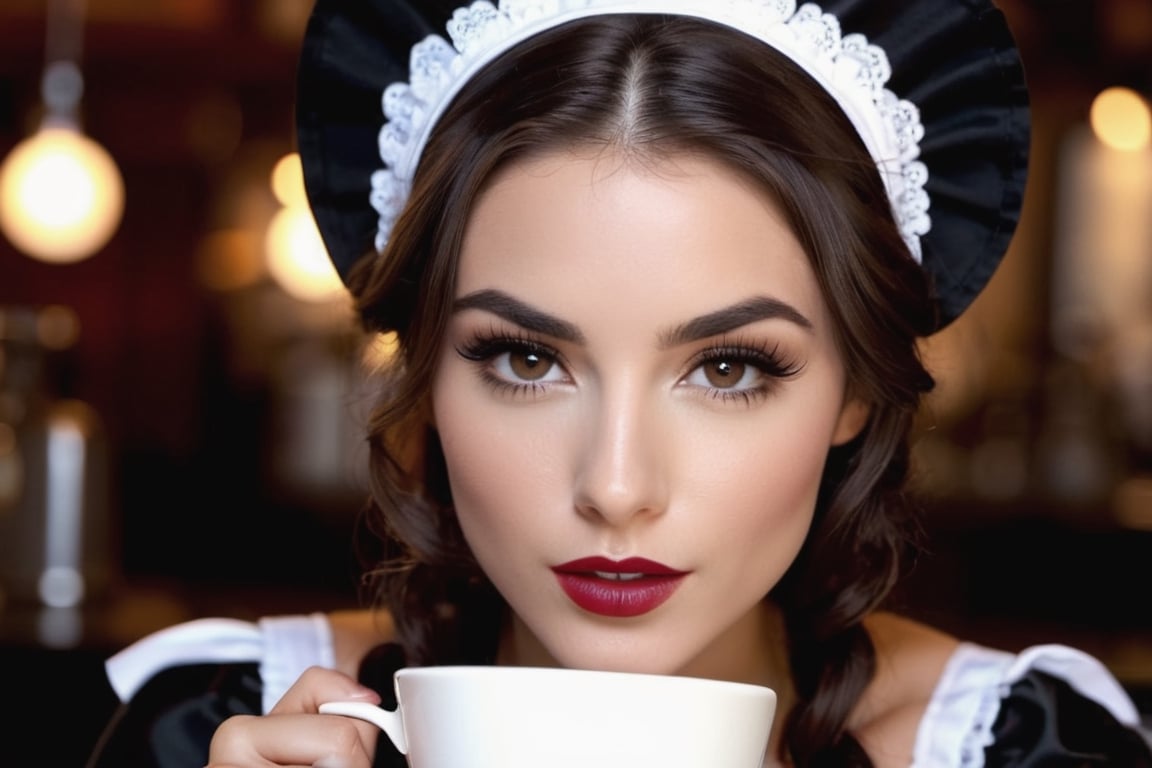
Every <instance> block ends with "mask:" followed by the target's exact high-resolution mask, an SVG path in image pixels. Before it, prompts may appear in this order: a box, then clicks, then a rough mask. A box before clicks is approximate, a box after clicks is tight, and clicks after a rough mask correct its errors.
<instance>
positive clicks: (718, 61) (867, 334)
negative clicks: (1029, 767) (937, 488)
mask: <svg viewBox="0 0 1152 768" xmlns="http://www.w3.org/2000/svg"><path fill="white" fill-rule="evenodd" d="M578 146H585V147H586V146H593V147H596V146H602V147H611V148H613V149H617V150H621V151H624V152H626V153H628V155H629V156H630V157H633V158H636V159H638V160H640V161H645V160H648V159H658V158H660V157H664V156H667V155H669V154H673V153H677V152H693V153H703V154H705V155H707V156H709V157H712V158H715V159H717V160H719V161H720V162H723V163H725V164H727V165H728V166H729V167H731V168H732V169H734V170H735V171H737V172H738V173H740V174H742V175H743V176H744V177H745V178H748V179H750V180H751V181H752V182H754V183H755V184H757V185H758V186H759V187H760V188H762V189H764V190H765V191H767V192H768V193H769V194H770V195H771V196H772V197H773V199H775V200H776V201H777V203H778V205H779V207H780V209H781V210H782V212H783V214H784V215H785V216H786V217H787V220H788V222H789V224H790V225H791V227H792V229H793V231H794V232H795V234H796V236H797V238H798V239H799V241H800V242H801V244H802V245H803V246H804V248H805V250H806V251H807V253H808V255H809V257H810V259H811V263H812V267H813V269H814V271H815V274H816V276H817V279H818V281H819V283H820V286H821V288H822V291H823V295H824V298H825V301H826V303H827V305H828V308H829V310H830V312H831V315H832V317H833V319H834V325H835V329H836V337H837V338H836V340H837V344H838V346H839V349H840V352H841V354H842V356H843V358H844V361H845V365H846V369H847V372H848V381H849V386H850V387H851V389H852V394H853V395H854V396H856V397H859V398H861V399H862V400H864V401H865V402H867V403H868V404H869V406H870V408H871V411H870V417H869V422H868V425H867V426H866V428H865V429H864V431H863V432H862V433H861V434H860V435H859V436H858V437H857V438H856V439H855V440H853V441H852V442H851V443H849V444H847V445H845V446H843V447H840V448H836V449H833V450H832V452H831V454H830V456H829V458H828V463H827V467H826V470H825V473H824V478H823V484H822V488H821V493H820V496H819V499H818V504H817V510H816V517H815V520H814V524H813V527H812V530H811V532H810V534H809V536H808V538H807V541H806V543H805V545H804V547H803V548H802V550H801V552H800V555H799V557H798V558H797V560H796V561H795V563H793V564H792V566H791V568H790V569H789V570H788V572H787V573H786V574H785V576H784V578H783V579H782V581H781V582H780V584H779V585H778V586H777V587H776V588H775V589H774V590H773V593H772V599H774V600H776V601H777V603H778V604H779V605H780V606H781V609H782V611H783V613H784V616H785V622H786V627H787V631H788V643H789V660H790V664H791V669H792V674H793V683H794V686H795V689H796V692H797V697H798V701H797V705H796V707H795V708H794V709H793V711H792V712H791V713H790V715H789V717H788V720H787V722H786V724H785V741H784V748H785V749H787V750H788V752H789V755H790V758H791V760H792V761H793V762H794V763H795V764H798V765H805V766H813V765H832V764H834V765H854V764H862V765H867V764H869V763H868V760H867V757H866V756H865V755H864V754H863V751H862V750H861V749H860V747H859V745H858V744H857V742H856V741H855V739H854V738H853V737H852V735H851V734H850V733H848V732H847V730H846V727H845V724H846V722H847V719H848V717H849V714H850V712H851V710H852V707H853V706H854V705H855V704H856V702H857V701H858V699H859V697H860V695H861V693H862V692H863V690H864V688H865V686H866V685H867V684H868V682H869V680H870V679H871V677H872V675H873V673H874V669H875V655H874V650H873V648H872V644H871V642H870V640H869V638H868V635H867V632H866V631H865V630H864V628H863V626H862V624H861V621H862V619H863V617H864V616H865V615H866V614H868V613H869V612H870V611H872V610H874V609H875V608H876V607H877V606H879V605H880V604H881V603H882V602H883V601H884V599H885V598H886V597H887V596H888V594H889V592H890V590H891V589H892V587H893V585H894V584H895V583H896V581H897V579H898V577H899V576H900V574H901V572H902V570H903V569H904V568H905V567H906V565H907V563H908V559H909V555H910V554H912V553H913V552H914V551H915V545H916V543H917V537H918V528H917V524H916V520H915V516H914V515H913V514H912V509H911V505H910V504H909V502H908V501H907V499H905V498H904V496H903V493H902V488H903V485H904V480H905V477H906V475H907V472H908V435H909V430H910V426H911V423H912V418H913V415H914V413H915V411H916V409H917V407H918V404H919V400H920V397H921V396H922V394H923V393H924V392H926V391H928V390H929V389H930V388H931V386H932V379H931V378H930V376H929V375H928V374H927V372H926V371H925V370H924V368H923V366H922V365H921V362H920V359H919V356H918V353H917V347H916V342H917V339H918V337H920V336H923V335H927V334H928V333H930V332H931V330H932V328H933V327H934V318H933V315H932V303H931V299H930V295H929V287H928V284H927V279H926V277H925V276H924V273H923V272H922V270H921V269H920V268H919V266H918V265H917V264H916V263H915V262H914V261H913V259H912V258H911V256H910V255H909V253H908V250H907V248H906V246H905V245H904V243H903V241H902V240H901V238H900V236H899V233H898V231H897V230H896V227H895V225H894V223H893V220H892V216H891V212H890V209H889V204H888V198H887V196H886V194H885V190H884V187H883V184H882V182H881V180H880V176H879V174H878V173H877V171H876V167H875V164H874V162H873V160H872V158H871V157H870V156H869V155H868V152H867V150H866V149H865V148H864V146H863V144H862V143H861V141H860V140H859V138H858V137H857V135H856V134H855V132H854V129H853V127H852V125H851V123H850V122H849V121H848V120H847V118H846V117H845V115H844V114H843V112H842V111H841V110H840V109H839V107H838V106H837V105H836V104H835V102H834V101H833V100H832V99H831V98H830V97H829V96H828V94H827V93H825V92H824V91H823V90H822V89H821V88H820V87H819V86H818V85H817V84H816V83H815V82H814V81H812V80H811V79H810V78H809V77H808V76H807V75H805V74H803V73H802V72H801V70H799V69H798V68H797V67H796V66H795V65H794V64H793V63H792V62H790V61H789V60H787V59H786V58H785V57H783V56H782V55H780V54H778V53H776V52H775V51H773V50H772V49H771V48H769V47H768V46H766V45H764V44H762V43H760V42H758V41H756V40H753V39H752V38H749V37H747V36H745V35H743V34H741V33H738V32H734V31H732V30H729V29H725V28H722V27H718V26H716V25H712V24H709V23H705V22H700V21H695V20H690V19H684V18H679V17H663V16H604V17H599V18H594V19H587V20H582V21H579V22H573V23H571V24H568V25H565V26H563V27H559V28H556V29H553V30H551V31H549V32H547V33H544V34H541V35H539V36H537V37H535V38H532V39H530V40H529V41H527V42H525V43H522V44H521V45H519V46H518V47H516V48H515V49H513V50H512V51H510V52H508V53H506V54H505V55H503V56H502V57H501V58H500V59H498V60H497V61H496V62H494V63H492V64H491V65H489V66H488V67H486V68H485V69H484V70H482V71H481V72H480V73H479V74H478V75H477V76H476V77H475V78H474V79H473V80H472V81H471V82H469V83H468V85H467V86H466V87H465V88H464V90H463V91H462V92H461V93H460V94H459V96H458V97H457V98H456V99H455V101H454V103H453V104H452V106H451V107H450V108H449V110H448V112H447V113H446V114H445V115H444V117H443V118H442V119H441V121H440V123H439V125H438V127H437V128H436V130H435V131H434V133H433V135H432V137H431V139H430V140H429V142H428V146H427V147H426V149H425V152H424V155H423V159H422V161H421V165H420V168H419V171H418V173H417V176H416V179H415V182H414V188H413V191H412V195H411V199H410V202H409V204H408V207H407V208H406V210H405V212H404V214H403V215H402V216H401V217H400V218H399V220H398V221H397V223H396V226H395V228H394V230H393V232H392V236H391V240H390V242H389V245H388V247H387V249H386V252H385V253H384V254H383V256H382V257H375V258H367V259H364V260H362V262H361V263H360V264H359V265H358V266H357V268H356V269H355V270H354V272H353V274H352V275H351V277H350V286H351V287H352V289H353V293H354V295H355V297H356V301H357V307H358V310H359V312H360V315H361V318H362V321H363V323H364V325H365V327H366V328H367V329H369V330H371V331H384V330H394V331H396V332H397V333H398V335H399V338H400V341H401V351H400V356H399V360H398V362H397V364H396V365H395V366H393V367H392V368H391V369H390V375H389V377H388V379H387V380H386V381H385V382H384V385H383V392H384V396H383V398H382V400H381V402H380V403H379V405H378V407H377V408H376V410H375V411H374V413H373V417H372V420H371V424H370V426H369V443H370V448H371V461H372V465H373V472H372V498H373V503H372V505H371V508H370V509H369V510H368V511H367V514H366V516H365V518H364V522H365V523H366V524H367V526H368V528H369V530H370V532H371V533H372V534H373V535H374V536H375V537H376V541H377V542H378V543H379V547H378V548H377V550H376V551H375V552H373V553H372V557H373V561H374V562H373V566H372V570H371V572H370V576H371V577H373V578H372V580H371V581H370V582H369V583H370V585H371V586H372V587H373V588H374V589H375V590H376V595H377V597H378V598H379V600H380V601H381V602H382V603H383V604H384V605H385V606H386V607H387V608H388V609H389V610H390V611H391V612H392V614H393V618H394V620H395V622H396V627H397V633H398V639H399V642H400V643H401V644H402V645H403V647H404V649H405V652H406V653H407V657H408V662H409V663H412V664H446V663H490V662H491V661H492V660H493V658H494V654H495V648H496V642H497V636H498V631H499V627H500V625H501V622H502V621H503V619H504V614H505V612H506V607H505V605H504V603H503V601H502V600H501V599H500V597H499V596H498V595H497V594H496V593H495V590H494V589H493V588H492V587H491V585H490V584H489V583H488V581H487V579H486V578H485V577H484V575H483V574H482V573H481V572H480V570H479V567H478V566H477V565H476V563H475V560H474V559H473V558H472V556H471V553H470V552H469V550H468V547H467V545H466V543H465V542H464V539H463V536H462V534H461V532H460V528H459V525H458V523H457V521H456V519H455V515H454V512H453V509H452V503H451V498H450V494H449V491H448V484H447V481H446V469H445V467H444V466H443V455H442V453H441V451H440V449H439V446H438V443H437V441H436V436H435V433H434V432H433V431H432V430H430V428H429V427H428V426H427V424H428V422H427V413H428V412H429V403H428V392H429V391H430V383H431V380H432V377H433V374H434V365H435V360H436V355H437V351H438V349H439V344H440V339H441V336H442V333H443V330H444V327H445V323H446V319H447V316H448V313H449V309H450V306H451V301H452V298H453V290H454V282H455V270H456V262H457V258H458V254H459V251H460V244H461V240H462V237H463V232H464V227H465V224H466V221H467V217H468V213H469V211H470V210H471V208H472V206H473V205H474V203H475V201H476V199H477V197H478V195H479V194H480V193H481V192H482V191H483V189H484V187H485V183H486V181H487V180H488V179H490V178H491V176H492V174H493V173H494V172H495V171H497V170H498V169H500V168H501V167H504V166H506V165H507V164H509V163H512V162H515V161H517V160H520V159H524V158H526V157H530V156H533V155H536V154H540V153H543V152H546V151H554V150H557V149H564V148H572V147H578Z"/></svg>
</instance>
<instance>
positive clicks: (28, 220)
mask: <svg viewBox="0 0 1152 768" xmlns="http://www.w3.org/2000/svg"><path fill="white" fill-rule="evenodd" d="M123 212H124V180H123V178H122V177H121V175H120V170H119V169H118V168H117V167H116V163H115V162H114V161H113V160H112V157H111V156H110V155H109V154H108V152H107V151H106V150H105V149H104V148H103V147H101V146H100V145H99V144H97V143H96V142H95V141H93V140H91V139H89V138H88V137H86V136H84V135H83V134H82V133H81V132H80V131H78V130H76V129H75V128H72V127H69V126H64V125H60V126H46V127H44V128H42V129H41V130H40V131H39V132H37V133H36V134H35V135H33V136H32V137H30V138H28V139H26V140H25V141H23V142H21V143H20V144H18V145H16V148H15V149H13V150H12V152H11V153H10V154H9V155H8V157H7V158H5V160H4V163H3V164H2V165H0V229H2V230H3V231H4V234H5V235H6V236H7V237H8V239H9V240H11V241H12V244H13V245H15V246H16V247H17V248H18V249H20V250H21V251H23V252H25V253H27V254H28V255H29V256H32V257H33V258H37V259H40V260H42V261H47V262H53V263H70V262H75V261H80V260H82V259H85V258H87V257H89V256H91V255H92V254H94V253H95V252H96V251H98V250H100V248H102V247H103V246H104V245H105V244H106V243H107V242H108V240H109V239H110V238H111V237H112V235H113V234H114V233H115V232H116V228H117V227H118V226H119V225H120V218H121V216H122V214H123Z"/></svg>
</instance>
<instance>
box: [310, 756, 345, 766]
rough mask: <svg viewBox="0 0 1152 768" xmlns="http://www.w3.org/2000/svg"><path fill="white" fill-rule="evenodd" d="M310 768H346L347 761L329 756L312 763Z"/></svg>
mask: <svg viewBox="0 0 1152 768" xmlns="http://www.w3.org/2000/svg"><path fill="white" fill-rule="evenodd" d="M312 768H348V761H347V760H345V759H344V758H343V757H340V756H339V755H329V756H328V757H322V758H320V759H319V760H317V761H316V762H314V763H312Z"/></svg>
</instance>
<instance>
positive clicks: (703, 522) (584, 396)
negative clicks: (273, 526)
mask: <svg viewBox="0 0 1152 768" xmlns="http://www.w3.org/2000/svg"><path fill="white" fill-rule="evenodd" d="M455 296H456V301H457V304H456V310H455V311H454V312H453V314H452V316H451V317H450V319H449V324H448V328H447V332H446V338H445V339H444V343H443V345H442V348H441V354H440V359H439V364H438V369H437V374H436V377H435V381H434V386H433V391H432V393H431V404H432V408H431V418H432V419H433V421H434V424H435V427H436V429H437V430H438V432H439V434H440V438H441V443H442V445H443V447H444V452H445V457H446V459H447V462H448V466H449V475H450V479H451V486H452V492H453V499H454V502H455V506H456V511H457V515H458V517H459V519H460V523H461V527H462V528H463V530H464V533H465V536H466V537H467V539H468V542H469V545H470V546H471V548H472V550H473V552H474V553H475V555H476V557H477V560H478V562H479V563H480V565H481V567H482V568H483V569H484V570H485V572H486V573H487V574H488V576H489V578H490V579H491V580H492V582H493V583H494V584H495V586H496V587H497V588H498V589H499V590H500V592H501V594H503V596H504V597H505V599H506V600H507V601H508V603H509V606H510V607H511V609H512V615H513V619H512V622H511V624H510V626H509V627H508V630H507V632H506V633H505V634H504V636H503V637H502V639H501V643H500V648H499V655H498V660H499V663H501V664H509V665H536V666H539V665H553V666H555V665H559V666H570V667H587V668H598V669H620V670H634V671H645V672H656V673H663V674H683V675H693V676H700V677H710V678H717V679H731V680H740V681H744V682H752V683H759V684H762V685H767V686H769V687H772V688H773V689H775V690H776V691H777V693H778V695H779V696H780V708H779V710H778V715H777V718H776V720H775V725H774V728H773V733H772V737H771V743H770V745H769V750H768V754H769V756H770V759H771V756H773V755H775V754H776V752H777V746H778V743H779V739H780V726H781V725H782V724H783V722H784V720H785V716H786V712H787V709H788V707H789V706H790V704H791V698H792V696H791V685H790V682H789V679H788V675H787V669H786V662H785V656H784V652H783V648H782V645H781V638H782V632H781V625H780V619H779V616H778V613H777V611H776V610H775V609H774V607H773V606H772V604H771V603H770V602H768V601H765V600H764V599H763V597H764V595H765V594H767V593H768V592H769V591H770V590H771V588H772V587H773V586H774V585H775V584H776V582H777V581H778V580H779V578H780V577H781V575H782V574H783V573H784V572H785V570H786V569H787V567H788V565H789V564H790V563H791V562H792V560H793V558H794V557H795V556H796V553H797V552H798V551H799V548H800V547H801V545H802V544H803V541H804V538H805V536H806V535H807V532H808V527H809V524H810V522H811V519H812V514H813V509H814V506H815V501H816V494H817V490H818V486H819V480H820V475H821V472H822V469H823V461H824V457H825V456H826V455H827V452H828V450H829V448H830V447H832V446H834V445H837V444H840V443H843V442H845V441H847V440H849V439H851V438H852V437H854V436H855V435H856V434H857V433H858V432H859V430H860V429H861V428H862V427H863V425H864V424H865V422H866V419H867V415H868V410H867V407H866V406H865V405H864V404H863V403H861V402H859V401H857V400H854V399H853V398H852V397H851V395H850V392H849V387H848V383H847V381H846V374H845V372H844V370H843V366H842V363H841V358H840V354H839V352H838V350H837V348H836V345H835V342H834V338H833V333H832V327H831V319H830V318H829V315H828V312H827V308H826V305H825V303H824V299H823V296H822V294H821V292H820V290H819V287H818V285H817V283H816V279H815V275H814V273H813V272H812V269H811V267H810V265H809V263H808V261H807V257H806V255H805V254H804V252H803V250H802V248H801V247H800V245H799V243H798V242H797V241H796V239H795V238H794V236H793V235H792V233H791V231H790V230H789V228H788V227H787V226H786V224H785V223H784V221H783V219H782V218H781V216H780V215H779V214H778V212H777V210H776V208H775V206H774V203H773V202H772V200H771V199H769V198H768V197H767V196H766V195H764V194H763V193H762V192H760V191H759V190H758V189H756V188H755V187H753V186H752V185H750V184H749V183H747V182H746V181H745V180H744V179H742V178H741V177H740V176H738V175H736V174H735V173H733V172H731V171H729V170H728V169H727V168H725V167H724V166H721V165H720V164H718V163H716V162H714V161H712V160H710V159H707V158H705V157H701V156H690V155H677V156H674V157H671V158H665V159H663V160H661V161H659V162H657V163H651V162H644V163H640V162H637V161H636V160H635V158H629V157H627V156H625V155H622V154H618V153H615V152H613V151H611V150H606V151H599V152H593V151H587V150H584V151H575V152H563V153H555V154H550V155H545V156H543V157H537V158H533V159H530V160H527V161H521V162H520V163H519V164H517V165H514V166H512V167H510V168H508V169H505V171H504V172H502V173H501V174H500V175H499V176H498V177H497V178H495V179H493V180H492V181H491V183H490V184H489V186H488V188H487V190H486V192H485V193H484V194H483V195H482V197H481V198H480V200H479V202H478V204H477V206H476V208H475V209H474V210H473V212H472V215H471V216H470V219H469V225H468V229H467V232H466V236H465V240H464V245H463V249H462V252H461V254H460V270H459V275H458V281H457V285H456V294H455ZM478 425H482V428H481V427H480V426H478ZM509 467H517V468H520V469H519V470H517V471H514V472H509V471H508V469H507V468H509ZM587 556H602V557H606V558H610V559H615V560H619V559H623V558H626V557H643V558H647V559H650V560H655V561H659V562H661V563H664V564H667V565H669V566H671V567H674V568H676V569H678V570H680V571H684V572H686V573H687V576H686V577H685V578H684V580H683V582H682V584H681V586H680V587H679V588H678V589H677V590H676V591H675V593H674V594H673V595H672V597H671V598H669V599H668V600H667V601H666V602H665V603H663V604H661V605H660V606H659V607H657V608H656V609H654V610H651V611H649V612H647V613H645V614H643V615H641V616H635V617H628V618H617V617H605V616H603V615H598V614H595V613H592V612H589V611H587V610H584V609H583V608H581V607H580V606H578V605H576V604H575V603H574V602H573V601H572V600H571V599H569V597H568V596H566V594H565V593H564V591H563V590H562V589H561V588H560V587H559V585H558V584H557V580H556V578H555V576H554V574H553V572H552V570H551V569H552V567H553V566H555V565H557V564H558V563H562V562H566V561H568V560H572V559H576V558H580V557H587ZM333 626H334V636H335V639H336V643H337V646H336V652H337V669H336V670H320V669H313V670H310V671H309V672H308V673H306V674H305V675H304V676H303V677H302V678H301V680H300V681H299V682H298V683H297V684H296V685H295V686H294V687H293V688H292V689H291V690H290V691H289V692H288V693H287V694H286V695H285V696H284V698H283V699H282V700H281V701H280V702H279V704H278V705H277V706H276V708H275V709H274V710H273V712H272V715H273V716H270V717H263V718H233V719H232V720H229V721H227V722H226V723H225V724H224V725H223V726H222V727H221V728H220V730H219V731H218V732H217V735H216V737H215V738H214V740H213V744H212V760H211V764H212V765H213V766H226V765H227V766H231V765H236V766H240V765H247V766H253V765H259V766H267V765H278V766H279V765H313V764H319V765H331V766H347V767H348V768H361V767H362V766H363V767H365V768H366V767H367V766H369V765H370V762H371V757H370V756H371V754H372V751H373V749H374V744H375V739H376V738H377V734H376V733H375V730H374V728H373V727H372V726H370V725H367V724H365V723H362V722H359V721H354V720H351V719H349V718H342V717H337V716H320V715H316V714H314V713H315V712H316V710H317V706H318V705H319V703H321V702H322V701H327V700H349V699H350V700H357V699H359V700H368V701H378V698H377V696H376V694H375V693H373V692H371V691H368V690H367V689H364V688H362V687H360V686H358V685H357V684H356V683H355V682H354V679H353V675H354V674H355V671H356V667H357V665H358V663H359V660H360V659H361V658H362V657H363V656H364V654H365V653H366V652H367V651H368V650H370V649H371V648H372V647H373V646H374V645H376V644H377V643H380V642H382V641H384V640H386V639H388V635H389V631H390V630H389V626H390V625H389V624H388V622H387V621H386V620H385V621H377V620H373V619H372V618H371V617H369V616H367V615H356V614H341V615H336V616H334V617H333ZM866 626H867V628H868V630H869V632H870V633H871V635H872V637H873V640H874V642H875V644H876V648H877V659H878V674H877V676H876V678H875V680H874V681H873V682H872V684H871V685H870V686H869V687H868V689H867V690H866V692H865V695H864V696H863V697H862V699H861V701H860V702H859V704H858V706H857V707H856V708H855V710H854V713H853V716H852V718H851V720H850V723H849V727H850V729H851V730H852V731H853V732H854V733H855V735H856V736H857V738H858V739H859V740H860V742H861V744H862V745H863V746H864V748H865V749H866V750H867V751H868V753H869V754H870V756H871V757H872V759H873V761H874V763H875V764H876V765H877V766H878V767H880V768H883V767H886V766H907V765H909V764H910V762H911V757H912V750H913V745H914V741H915V736H916V729H917V726H918V724H919V722H920V719H921V718H922V716H923V713H924V708H925V706H926V705H927V703H928V700H929V698H930V696H931V694H932V691H933V689H934V687H935V684H936V681H937V680H938V678H939V676H940V673H941V671H942V669H943V667H944V664H945V663H946V661H947V659H948V658H949V656H950V655H951V653H952V651H953V650H954V649H955V645H956V640H955V639H953V638H951V637H948V636H946V635H943V634H941V633H938V632H936V631H934V630H931V629H928V628H926V627H923V626H920V625H917V624H914V623H912V622H910V621H907V620H904V619H901V618H898V617H895V616H891V615H887V614H884V615H876V616H873V617H871V618H869V619H868V621H867V622H866ZM768 764H775V763H772V762H769V763H768Z"/></svg>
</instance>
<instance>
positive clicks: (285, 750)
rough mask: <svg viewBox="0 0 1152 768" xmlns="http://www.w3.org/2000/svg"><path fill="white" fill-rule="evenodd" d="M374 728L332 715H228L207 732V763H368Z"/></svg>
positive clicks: (347, 767) (361, 766) (344, 766)
mask: <svg viewBox="0 0 1152 768" xmlns="http://www.w3.org/2000/svg"><path fill="white" fill-rule="evenodd" d="M376 738H377V731H376V729H375V727H373V726H372V725H370V724H368V723H363V722H360V721H358V720H353V719H352V718H348V717H340V716H338V715H304V714H281V715H268V716H265V717H259V716H255V715H236V716H233V717H230V718H228V719H227V720H225V721H224V722H223V723H221V724H220V727H218V728H217V729H216V733H215V734H214V735H213V736H212V743H211V746H210V748H209V759H208V762H209V765H210V766H233V765H235V766H247V767H248V768H257V767H260V768H264V767H270V766H312V765H321V766H332V768H335V767H336V766H339V767H340V768H371V765H372V757H373V754H374V753H375V746H376Z"/></svg>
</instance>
